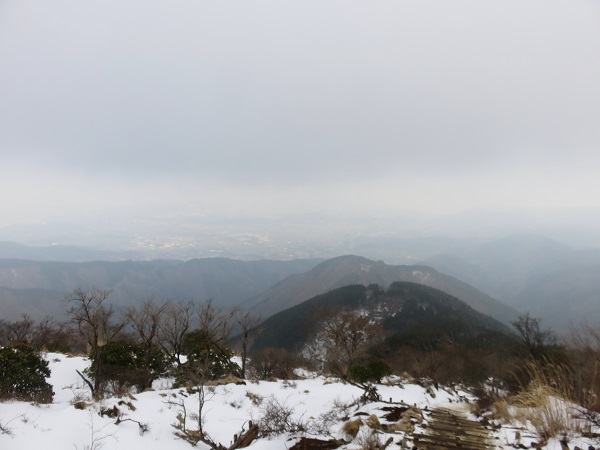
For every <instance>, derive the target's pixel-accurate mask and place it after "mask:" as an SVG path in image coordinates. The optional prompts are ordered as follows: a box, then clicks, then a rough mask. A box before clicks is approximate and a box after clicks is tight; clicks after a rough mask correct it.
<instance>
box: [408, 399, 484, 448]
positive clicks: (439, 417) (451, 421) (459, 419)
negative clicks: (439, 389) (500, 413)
mask: <svg viewBox="0 0 600 450" xmlns="http://www.w3.org/2000/svg"><path fill="white" fill-rule="evenodd" d="M428 416H429V417H428V424H427V427H426V428H425V432H423V433H414V435H413V438H414V443H415V448H417V449H419V450H444V449H462V450H483V449H494V448H496V445H495V444H494V439H493V438H492V437H491V436H490V433H489V431H488V430H486V429H485V428H484V427H483V426H482V425H481V424H480V423H479V422H475V421H472V420H469V419H467V418H466V417H465V416H464V415H463V414H462V413H461V412H460V411H456V410H451V409H446V408H435V409H432V410H431V411H430V412H429V414H428Z"/></svg>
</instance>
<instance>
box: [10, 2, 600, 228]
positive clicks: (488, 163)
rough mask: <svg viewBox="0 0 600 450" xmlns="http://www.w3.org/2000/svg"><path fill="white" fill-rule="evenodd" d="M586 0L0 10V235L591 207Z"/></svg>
mask: <svg viewBox="0 0 600 450" xmlns="http://www.w3.org/2000/svg"><path fill="white" fill-rule="evenodd" d="M598 80H600V3H597V2H593V1H580V2H573V1H548V0H532V1H527V2H524V1H521V0H514V1H513V0H508V1H486V2H482V1H480V0H472V1H453V2H448V1H429V0H418V1H379V2H364V1H354V0H343V1H342V0H340V1H335V0H328V1H316V0H315V1H312V0H302V1H295V2H282V1H276V0H273V1H237V2H233V1H229V2H228V1H196V0H194V1H175V2H174V1H157V0H129V1H127V2H123V1H120V0H119V1H118V0H108V1H103V2H82V1H79V0H55V1H52V2H39V1H28V0H19V1H14V2H9V1H2V2H0V155H1V160H0V189H2V193H3V194H2V195H1V196H0V208H1V210H2V211H3V213H2V217H1V218H0V226H2V225H8V224H14V223H21V222H27V221H32V220H51V219H56V218H58V217H60V218H62V219H69V218H76V217H77V216H78V215H81V214H97V213H100V214H101V213H104V212H106V213H108V212H111V211H116V210H119V209H127V210H128V211H129V212H132V211H135V210H136V208H146V209H148V208H157V209H158V208H159V207H165V205H168V206H170V207H174V208H182V209H187V210H194V209H198V210H202V209H211V210H218V211H221V212H224V213H228V214H238V213H239V214H240V215H244V214H249V213H252V212H254V213H260V214H263V213H271V214H276V213H279V212H297V213H302V212H312V211H336V210H340V211H344V210H347V209H348V208H356V209H363V210H368V211H371V212H373V213H377V212H381V213H402V212H405V211H410V210H417V211H425V212H436V211H439V212H444V213H446V212H455V211H459V210H462V209H467V208H478V207H486V208H492V209H493V208H507V207H526V208H527V207H536V208H559V207H581V208H598V207H600V196H599V195H597V193H598V192H600V176H598V168H599V167H600V126H599V124H600V84H599V81H598Z"/></svg>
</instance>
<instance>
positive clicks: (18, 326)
mask: <svg viewBox="0 0 600 450" xmlns="http://www.w3.org/2000/svg"><path fill="white" fill-rule="evenodd" d="M34 328H35V320H33V319H32V318H31V316H30V315H29V314H25V313H23V314H21V320H17V321H15V322H7V324H6V330H7V333H8V340H9V341H10V342H11V343H12V344H28V343H30V342H31V339H32V337H33V330H34Z"/></svg>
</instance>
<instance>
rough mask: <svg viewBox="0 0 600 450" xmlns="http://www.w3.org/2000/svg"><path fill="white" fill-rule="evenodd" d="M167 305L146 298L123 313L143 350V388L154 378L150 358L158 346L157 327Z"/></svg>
mask: <svg viewBox="0 0 600 450" xmlns="http://www.w3.org/2000/svg"><path fill="white" fill-rule="evenodd" d="M167 306H168V304H167V303H166V302H163V303H161V304H156V303H154V301H153V300H147V301H145V302H144V303H143V304H142V305H141V306H140V307H139V309H138V308H136V307H135V306H132V307H130V308H128V309H127V312H126V313H125V316H126V318H127V320H128V322H129V324H130V326H131V328H132V329H133V330H134V332H135V334H136V336H137V338H138V340H139V342H140V345H141V346H142V348H143V350H144V371H145V373H146V380H145V383H144V387H145V388H147V387H151V386H152V380H153V379H154V376H153V374H152V369H151V366H152V358H153V355H154V354H155V350H156V348H157V347H158V333H159V327H160V324H161V320H162V318H163V315H164V313H165V311H166V309H167Z"/></svg>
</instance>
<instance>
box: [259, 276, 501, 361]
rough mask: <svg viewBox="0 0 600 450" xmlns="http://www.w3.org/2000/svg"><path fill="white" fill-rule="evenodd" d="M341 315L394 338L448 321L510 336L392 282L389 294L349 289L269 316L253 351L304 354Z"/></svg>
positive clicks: (429, 294) (420, 288)
mask: <svg viewBox="0 0 600 450" xmlns="http://www.w3.org/2000/svg"><path fill="white" fill-rule="evenodd" d="M374 293H375V295H374ZM342 311H343V312H345V313H348V312H354V313H356V314H359V315H361V316H364V315H368V317H369V318H370V320H371V321H372V322H374V323H380V324H381V325H382V326H383V327H384V329H385V330H387V332H388V333H390V334H395V333H402V332H407V331H410V330H413V329H415V328H417V327H428V324H430V326H431V327H433V328H434V329H435V331H436V332H437V331H439V328H444V327H446V326H447V324H449V323H452V324H453V326H454V325H456V324H460V326H461V327H462V328H468V329H470V330H471V331H472V332H475V333H482V332H488V331H493V332H501V333H507V332H508V328H507V327H506V326H504V325H503V324H501V323H500V322H498V321H496V320H495V319H493V318H491V317H489V316H486V315H484V314H481V313H479V312H477V311H475V310H474V309H473V308H471V307H470V306H469V305H467V304H466V303H464V302H462V301H461V300H459V299H457V298H456V297H453V296H451V295H449V294H447V293H445V292H442V291H440V290H438V289H434V288H431V287H428V286H424V285H421V284H418V283H412V282H393V283H391V285H390V286H389V288H388V289H385V290H384V289H381V288H380V287H378V286H376V285H371V286H369V287H365V286H362V285H348V286H342V287H339V288H336V289H333V290H331V291H329V292H326V293H324V294H321V295H317V296H315V297H313V298H310V299H308V300H306V301H304V302H301V303H299V304H297V305H295V306H292V307H291V308H288V309H285V310H283V311H280V312H278V313H277V314H275V315H273V316H271V317H269V318H268V319H267V320H265V321H264V322H263V324H262V325H261V331H260V332H259V334H258V336H257V337H256V339H255V342H254V345H253V348H252V351H253V352H256V351H260V350H261V349H263V348H266V347H279V348H284V349H286V350H290V351H300V350H301V349H302V348H303V347H304V346H305V345H306V344H307V343H308V342H309V341H310V340H311V339H314V338H315V335H316V334H317V332H318V330H319V327H320V326H321V322H322V321H323V320H325V319H326V318H327V317H331V316H336V315H338V314H340V313H341V312H342ZM434 322H435V325H434Z"/></svg>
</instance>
